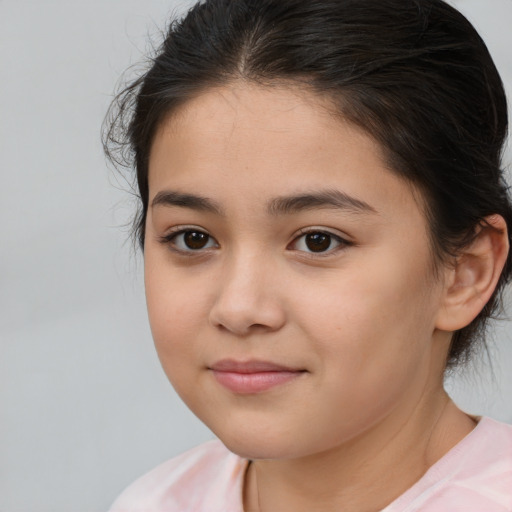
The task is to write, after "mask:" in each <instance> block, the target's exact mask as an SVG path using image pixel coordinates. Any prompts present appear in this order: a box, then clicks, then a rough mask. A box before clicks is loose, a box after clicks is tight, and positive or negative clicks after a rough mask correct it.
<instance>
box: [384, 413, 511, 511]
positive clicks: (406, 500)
mask: <svg viewBox="0 0 512 512" xmlns="http://www.w3.org/2000/svg"><path fill="white" fill-rule="evenodd" d="M415 511H421V512H459V511H460V512H483V511H485V512H512V425H508V424H505V423H500V422H498V421H495V420H493V419H491V418H482V419H481V420H480V422H479V424H478V425H477V427H476V428H475V429H474V430H473V432H471V433H470V434H469V435H468V436H467V437H466V438H464V439H463V440H462V441H461V442H460V443H459V444H457V445H456V446H455V447H454V448H453V449H452V450H451V451H450V452H448V453H447V454H446V455H445V456H444V457H443V458H442V459H441V460H440V461H438V462H437V463H436V464H434V466H432V467H431V468H430V469H429V471H427V473H426V474H425V475H424V477H423V478H422V479H421V480H420V481H419V482H418V483H417V484H416V485H414V486H413V487H412V488H411V489H409V491H407V492H406V493H405V494H404V495H402V496H401V497H400V498H399V499H398V500H397V501H396V502H394V503H392V504H391V505H390V506H389V507H387V508H386V509H385V511H383V512H415Z"/></svg>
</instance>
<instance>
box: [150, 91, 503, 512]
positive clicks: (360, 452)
mask: <svg viewBox="0 0 512 512" xmlns="http://www.w3.org/2000/svg"><path fill="white" fill-rule="evenodd" d="M325 106H326V105H325V104H324V103H322V100H320V99H318V98H315V97H314V96H312V95H311V94H310V93H307V92H302V91H300V90H297V89H292V88H285V87H274V88H262V87H258V86H254V85H247V84H232V85H230V86H229V87H228V86H226V87H224V88H217V89H213V90H209V91H206V92H205V93H203V94H202V95H200V96H199V97H197V98H195V99H193V100H190V101H189V102H188V103H187V104H186V105H185V106H184V107H182V108H181V109H180V110H179V111H178V112H176V113H174V114H173V116H172V117H169V118H168V119H167V120H166V121H165V122H164V123H163V124H162V125H161V126H160V128H159V130H158V131H157V133H156V136H155V139H154V142H153V146H152V150H151V156H150V165H149V189H150V207H149V209H148V212H147V224H146V239H145V281H146V295H147V304H148V311H149V317H150V324H151V329H152V333H153V337H154V340H155V345H156V348H157V351H158V354H159V357H160V360H161V363H162V366H163V368H164V370H165V372H166V374H167V376H168V377H169V379H170V381H171V383H172V384H173V386H174V387H175V389H176V390H177V392H178V393H179V394H180V396H181V397H182V398H183V400H184V401H185V403H186V404H187V405H188V406H189V407H190V408H191V410H192V411H193V412H194V413H195V414H196V415H197V416H198V417H199V418H200V419H201V420H202V421H203V422H204V423H205V424H206V425H207V426H208V427H210V428H211V429H212V430H213V432H214V433H215V434H216V435H217V436H218V437H219V438H220V439H221V440H222V441H223V442H224V443H225V444H226V446H227V447H228V448H229V449H230V450H232V451H234V452H235V453H237V454H239V455H241V456H243V457H247V458H249V459H252V460H253V462H252V463H251V464H250V465H249V467H248V470H247V473H246V479H245V489H244V507H245V510H246V511H249V510H250V511H253V510H261V511H274V512H275V511H276V510H279V511H288V510H294V511H302V510H304V511H305V510H308V511H311V510H315V511H323V510H344V511H346V512H347V511H348V512H350V511H357V512H365V511H368V512H370V511H377V510H380V509H381V508H383V507H384V506H386V505H387V504H389V503H390V502H391V501H393V500H394V499H395V498H396V497H398V496H399V495H400V494H402V493H403V492H404V491H405V490H406V489H407V488H409V487H410V486H411V485H412V484H413V483H414V482H415V481H417V480H418V479H419V478H420V477H421V476H422V475H423V474H424V472H425V471H426V470H427V469H428V467H430V466H431V465H432V464H433V463H435V462H436V461H437V460H438V459H439V458H440V457H442V456H443V455H444V454H445V453H446V452H447V451H448V450H449V449H450V448H452V447H453V446H454V445H455V444H456V443H457V442H458V441H460V440H461V439H462V438H463V437H464V436H465V435H467V434H468V433H469V432H470V431H471V430H472V428H473V427H474V425H475V422H474V420H473V419H471V418H470V417H468V416H467V415H466V414H464V413H463V412H461V411H460V410H459V409H457V408H456V406H455V405H454V404H453V403H452V402H451V401H450V399H449V398H448V397H447V395H446V394H445V392H444V390H443V385H442V383H443V371H444V365H445V360H446V354H447V351H448V347H449V342H450V338H451V332H450V331H451V330H454V329H457V328H460V327H461V326H462V325H460V326H458V325H459V324H461V323H464V322H466V323H469V321H471V318H470V317H471V316H472V315H473V316H474V315H476V314H477V313H478V311H479V308H481V307H482V305H483V304H485V302H484V300H485V297H486V294H487V293H489V294H490V293H492V289H494V286H495V282H496V279H497V277H496V276H499V271H500V269H499V268H497V270H496V269H495V267H496V266H497V267H499V264H500V261H501V260H500V261H498V263H497V264H496V261H495V260H496V258H494V259H493V258H488V259H487V260H485V261H487V262H489V261H490V263H489V265H491V266H492V268H493V270H492V271H488V272H484V271H483V270H482V269H483V268H484V267H483V266H482V265H483V264H481V263H480V262H481V261H484V259H483V258H479V256H478V255H477V254H476V251H475V253H474V254H470V255H469V256H468V257H467V258H466V260H467V261H468V262H470V264H468V265H467V266H464V267H463V266H461V267H460V269H459V267H457V266H450V267H449V268H448V267H447V268H443V269H442V271H441V272H440V273H439V275H438V276H437V277H436V276H435V275H434V272H433V261H432V252H431V249H430V245H429V237H428V226H427V223H426V219H425V215H424V213H423V208H422V203H421V198H420V197H419V195H418V193H415V191H414V190H413V188H412V186H411V185H410V184H408V183H406V182H404V181H403V180H402V179H400V178H399V177H397V176H396V175H395V174H393V173H392V172H391V171H390V170H389V169H388V168H387V166H386V164H385V160H384V158H383V155H382V152H381V149H380V147H379V146H378V145H377V143H376V142H374V141H373V139H371V138H370V137H369V136H368V135H366V134H365V133H364V132H362V131H361V130H359V129H357V128H356V127H354V126H352V125H350V124H348V123H346V122H344V121H341V120H340V119H336V118H334V117H333V116H331V115H329V113H328V109H327V108H324V107H325ZM325 191H329V192H333V191H337V192H341V193H342V194H344V195H345V196H348V197H350V198H352V201H351V202H350V204H349V205H348V206H347V204H345V205H344V206H343V205H341V206H343V207H340V205H337V206H336V207H334V206H332V205H330V206H329V205H325V204H324V205H317V206H315V207H310V208H307V209H300V208H299V209H297V208H295V209H292V210H291V211H283V208H281V209H279V208H277V210H278V211H276V208H274V210H269V204H274V205H275V204H276V198H282V197H288V196H297V195H299V196H300V195H306V194H317V195H318V194H319V193H322V192H325ZM169 192H172V193H173V194H174V195H172V194H171V195H170V194H169ZM176 193H179V194H187V195H188V196H190V195H193V196H199V197H201V198H206V199H208V201H209V203H208V206H215V208H216V210H218V211H213V209H212V208H209V209H207V208H206V206H205V203H204V201H203V202H198V201H197V200H196V201H195V202H194V201H190V198H189V199H187V200H183V197H181V202H179V201H176V197H177V196H176ZM165 194H167V196H165ZM157 197H159V198H160V201H156V203H158V204H156V203H155V204H154V205H152V203H153V202H155V198H157ZM162 197H167V198H169V197H171V199H172V200H168V201H167V200H165V199H164V200H162V199H161V198H162ZM353 200H355V202H354V201H353ZM272 202H273V203H272ZM363 202H364V204H365V207H364V208H360V206H361V203H363ZM177 203H179V204H177ZM281 203H282V201H281ZM345 203H346V201H345ZM354 204H356V205H359V206H358V207H354ZM496 223H497V225H498V228H502V227H503V225H502V224H501V221H500V219H498V220H497V221H496ZM186 229H188V230H189V231H190V230H192V231H196V232H197V231H199V232H201V233H204V235H203V241H204V240H207V243H206V245H205V246H204V248H200V249H196V250H192V249H190V248H188V247H187V245H186V243H185V242H186V239H185V237H184V236H183V233H182V230H186ZM304 230H307V231H314V232H317V233H318V232H321V233H327V234H330V235H331V245H330V246H329V247H328V249H327V250H325V251H323V252H321V253H318V252H311V250H310V248H309V247H308V245H307V244H306V238H305V236H304ZM502 231H503V230H502ZM204 237H206V238H204ZM502 240H503V236H501V237H498V236H497V235H496V236H494V235H492V234H489V233H487V232H486V234H485V236H484V235H482V237H481V243H480V246H479V248H480V249H481V250H482V251H483V252H485V254H486V255H487V254H488V253H489V252H491V253H492V254H494V253H499V254H500V255H501V259H503V253H504V254H506V249H507V248H506V247H504V242H503V241H502ZM493 248H494V253H493V252H492V249H493ZM498 259H499V258H498ZM493 265H494V266H493ZM485 268H486V269H487V267H485ZM482 276H484V277H485V278H486V279H487V281H486V283H487V284H486V286H485V287H484V285H483V284H481V283H480V281H481V280H482V279H483V277H482ZM468 289H470V290H471V291H467V290H468ZM489 290H490V291H489ZM477 291H478V301H480V302H478V301H477V302H478V305H475V301H476V299H474V295H475V294H476V293H477ZM473 299H474V300H473ZM471 301H473V302H471ZM462 306H464V307H465V309H464V312H463V313H460V311H459V309H461V308H462ZM457 308H459V309H457ZM457 315H459V316H457ZM464 315H465V316H464ZM454 319H455V320H454ZM226 358H230V359H235V360H238V361H248V360H253V359H258V360H265V361H271V362H274V363H278V364H282V365H286V366H290V367H293V368H296V369H300V370H302V373H300V375H299V376H298V377H297V378H293V379H292V380H291V381H289V382H287V383H285V384H282V385H280V386H277V387H274V388H272V389H269V390H267V391H264V392H260V393H253V394H239V393H234V392H232V391H231V390H229V389H226V388H225V387H223V386H222V385H220V384H219V382H218V381H217V380H216V379H215V377H214V375H213V372H212V371H211V369H210V368H211V366H212V365H213V364H214V363H215V362H216V361H219V360H222V359H226ZM390 468H392V471H390Z"/></svg>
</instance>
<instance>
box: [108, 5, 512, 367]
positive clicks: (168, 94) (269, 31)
mask: <svg viewBox="0 0 512 512" xmlns="http://www.w3.org/2000/svg"><path fill="white" fill-rule="evenodd" d="M233 80H245V81H249V82H254V83H259V84H263V85H271V84H272V83H276V82H280V81H285V82H293V83H298V84H300V85H301V86H302V87H305V88H307V89H309V90H311V91H313V92H316V93H318V94H322V95H323V96H326V95H327V97H329V98H330V99H331V100H332V103H333V105H334V106H335V108H336V110H337V111H338V113H339V114H341V115H342V116H343V117H344V118H345V119H348V120H349V121H351V122H353V123H355V124H356V125H358V126H359V127H361V128H363V129H364V130H366V131H367V132H368V133H369V134H370V135H371V136H373V137H374V138H375V139H376V140H377V141H378V142H379V143H380V145H381V146H382V147H383V149H384V151H385V153H386V156H387V158H388V163H389V165H390V168H391V169H392V170H393V172H396V173H397V174H398V175H400V176H402V177H403V178H404V179H406V180H408V181H409V182H411V183H413V184H414V185H415V186H417V187H418V189H419V190H421V192H422V193H423V196H424V199H425V203H426V205H427V207H426V210H427V211H426V214H427V218H428V221H429V224H430V228H431V229H430V231H431V239H432V244H431V245H432V248H433V251H434V254H435V256H436V260H437V261H446V259H447V257H449V256H453V255H456V254H457V251H459V250H460V249H461V248H462V247H464V245H466V244H467V243H469V242H470V241H471V240H472V237H473V236H474V234H475V229H476V228H477V227H478V226H479V225H480V224H481V223H482V222H483V219H484V218H485V217H486V216H488V215H491V214H500V215H502V216H503V217H504V219H505V221H506V223H507V226H508V227H509V233H510V232H511V231H512V208H511V205H510V201H509V197H508V193H507V187H506V184H505V183H504V180H503V172H502V168H501V158H502V150H503V145H504V141H505V138H506V134H507V124H508V121H507V104H506V98H505V93H504V89H503V85H502V82H501V79H500V77H499V74H498V72H497V70H496V67H495V66H494V63H493V61H492V58H491V56H490V54H489V52H488V50H487V48H486V46H485V44H484V42H483V41H482V39H481V38H480V36H479V35H478V33H477V32H476V31H475V29H474V28H473V27H472V25H471V24H470V23H469V22H468V21H467V20H466V18H465V17H464V16H462V14H460V13H459V12H458V11H457V10H456V9H454V8H453V7H451V6H449V5H448V4H447V3H445V2H444V1H442V0H206V1H201V2H198V3H197V4H196V5H195V6H194V7H193V8H192V9H191V10H190V11H189V12H188V13H187V14H186V15H185V16H184V17H183V18H181V19H179V20H175V21H172V22H171V24H170V26H169V29H168V32H167V35H166V37H165V40H164V42H163V44H162V46H161V48H160V49H159V50H158V52H157V54H156V56H155V58H154V59H153V60H152V62H151V65H150V68H149V69H148V70H147V72H145V73H144V74H143V75H142V76H141V77H140V78H138V79H137V80H136V81H134V82H133V83H132V84H130V85H129V86H128V87H127V88H126V89H125V90H124V91H123V92H121V93H120V94H119V95H118V96H117V98H116V100H115V101H114V102H113V104H112V107H111V110H110V115H109V116H108V117H107V120H106V125H105V132H104V145H105V149H106V152H107V155H109V157H110V158H111V160H113V161H114V162H115V163H118V164H119V163H121V164H124V165H127V166H128V167H135V170H136V176H137V185H138V194H139V198H140V209H139V212H138V214H137V217H136V219H135V222H134V231H135V234H136V236H137V238H138V240H139V242H140V245H141V247H142V248H143V246H144V234H145V220H146V211H147V207H148V159H149V152H150V147H151V142H152V140H153V137H154V134H155V131H156V130H157V128H158V126H159V123H160V122H161V121H162V119H163V118H164V117H165V116H167V115H168V114H170V113H172V112H173V111H174V110H175V109H176V108H177V107H178V106H179V105H181V104H183V103H185V102H187V101H188V100H189V99H191V98H193V97H195V96H197V95H198V94H200V93H201V91H204V90H205V89H208V88H210V87H214V86H221V85H225V84H228V83H229V82H230V81H233ZM510 271H511V260H510V255H509V258H508V260H507V264H506V266H505V269H504V271H503V274H502V276H501V279H500V282H499V284H498V287H497V290H496V292H495V294H494V296H493V297H492V299H491V300H490V301H489V302H488V304H487V305H486V306H485V307H484V308H483V310H482V312H481V313H480V314H479V315H478V317H477V318H476V319H475V320H474V321H473V322H472V323H471V324H470V325H468V326H467V327H465V328H464V329H461V330H460V331H458V332H456V333H455V334H454V336H453V340H452V346H451V349H450V354H449V359H448V366H452V365H454V364H455V363H456V362H458V361H460V360H461V359H464V358H466V357H467V356H468V355H469V353H470V352H471V349H472V347H473V346H474V343H475V341H476V340H478V339H482V338H483V333H484V329H485V324H486V320H487V319H488V318H490V317H491V316H492V315H493V314H494V313H495V312H496V310H497V308H498V307H499V304H500V302H499V294H500V291H501V290H502V288H503V285H504V283H505V282H506V281H508V279H509V275H510Z"/></svg>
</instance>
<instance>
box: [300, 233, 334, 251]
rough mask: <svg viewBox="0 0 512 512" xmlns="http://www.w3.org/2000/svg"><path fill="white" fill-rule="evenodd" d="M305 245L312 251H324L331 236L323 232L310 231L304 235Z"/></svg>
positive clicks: (329, 242)
mask: <svg viewBox="0 0 512 512" xmlns="http://www.w3.org/2000/svg"><path fill="white" fill-rule="evenodd" d="M306 245H307V247H308V249H309V250H310V251H312V252H322V251H326V250H327V249H329V247H330V245H331V237H330V235H326V234H325V233H310V234H309V235H306Z"/></svg>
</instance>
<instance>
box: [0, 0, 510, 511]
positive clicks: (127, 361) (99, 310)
mask: <svg viewBox="0 0 512 512" xmlns="http://www.w3.org/2000/svg"><path fill="white" fill-rule="evenodd" d="M453 3H454V4H456V5H457V6H458V7H459V8H460V9H461V10H462V11H463V12H464V13H466V15H467V16H468V17H469V18H470V19H471V21H473V23H474V24H475V25H476V27H477V28H478V29H479V30H480V32H481V34H482V35H483V36H484V39H485V40H486V41H487V43H488V46H489V48H490V50H491V53H492V54H493V55H494V57H495V60H496V62H497V65H498V68H499V69H500V71H501V73H502V77H503V79H504V81H505V83H506V85H507V89H508V93H509V97H512V91H511V85H512V59H511V56H510V50H509V49H510V48H512V31H511V30H510V27H511V25H512V0H486V1H485V2H484V1H482V0H458V1H454V2H453ZM186 5H190V2H186V1H181V2H177V1H174V2H173V1H171V0H167V1H157V0H108V1H107V0H103V1H99V0H96V1H91V0H89V1H88V2H85V1H83V2H82V1H80V2H79V1H70V0H38V1H29V0H21V1H20V0H0V155H1V158H0V162H1V164H0V165H1V170H0V172H1V186H0V219H1V221H0V240H1V251H0V269H1V270H0V337H1V353H0V379H1V380H0V415H1V416H0V511H1V512H20V511H23V512H86V511H91V512H97V511H101V510H105V509H106V508H108V505H109V504H110V503H111V502H112V500H113V499H114V498H115V496H116V495H117V494H118V493H119V492H120V491H121V489H122V488H123V487H124V486H126V485H127V484H128V483H130V482H131V481H132V480H133V479H135V478H136V477H137V476H139V475H140V474H141V473H143V472H145V471H146V470H148V469H150V468H151V467H153V466H155V465H156V464H157V463H159V462H161V461H163V460H165V459H167V458H169V457H171V456H173V455H174V454H176V453H178V452H181V451H183V450H185V449H187V448H189V447H191V446H193V445H195V444H198V443H199V442H201V441H203V440H205V439H208V438H210V437H211V434H210V433H209V431H208V430H207V429H206V428H205V427H204V426H202V425H201V424H200V423H199V421H198V420H196V419H195V418H194V417H193V416H192V414H191V413H189V412H188V410H187V409H186V408H185V407H184V406H183V405H182V404H181V403H180V401H179V399H178V398H177V397H176V395H175V394H174V392H173V391H172V389H171V387H170V385H169V384H168V383H167V381H166V379H165V377H164V375H163V372H162V371H161V369H160V367H159V363H158V361H157V358H156V355H155V353H154V349H153V346H152V341H151V336H150V333H149V328H148V324H147V320H146V314H145V305H144V296H143V288H142V264H141V260H140V255H137V254H136V253H135V252H134V251H133V250H132V248H131V245H130V243H129V242H127V236H128V235H127V229H126V228H124V227H123V225H124V224H125V223H126V222H127V221H128V219H129V216H130V213H131V211H132V200H131V198H130V194H129V193H127V192H126V191H123V189H126V185H125V184H124V183H123V181H122V180H121V179H119V177H118V176H116V174H115V173H113V172H112V171H109V170H108V169H107V168H106V165H105V161H104V158H103V156H102V151H101V145H100V138H99V137H100V125H101V122H102V118H103V115H104V113H105V110H106V108H107V105H108V103H109V100H110V98H111V94H112V92H113V90H114V86H115V83H116V81H117V80H118V78H119V76H120V74H121V73H122V72H123V71H124V70H125V69H126V68H127V67H128V66H129V65H130V64H133V63H136V62H138V61H140V59H141V57H142V56H143V55H144V54H145V52H146V50H147V48H148V43H147V41H148V37H153V38H156V39H158V34H159V29H160V28H162V27H163V26H164V25H165V20H166V19H167V18H168V15H169V14H170V13H171V12H172V11H173V10H174V9H178V11H180V10H183V9H184V6H186ZM508 155H509V156H508V157H507V160H508V161H509V162H510V161H511V158H510V152H509V153H508ZM511 333H512V323H510V322H502V323H501V324H500V326H499V327H498V328H497V329H496V333H495V338H496V343H495V344H494V345H493V347H492V350H491V355H492V361H493V363H492V365H493V370H491V369H490V365H489V364H483V365H480V366H479V367H478V368H476V369H471V370H469V371H466V373H465V374H463V375H458V376H456V378H453V379H450V380H449V382H448V384H447V385H448V387H449V388H450V389H451V390H453V393H454V395H455V396H456V398H457V400H458V402H459V403H460V404H461V405H462V406H463V407H465V408H466V409H467V410H468V411H470V412H473V413H479V414H488V415H490V416H493V417H495V418H497V419H500V420H503V421H507V422H511V423H512V400H511V399H510V396H511V393H512V376H511V372H510V371H509V368H510V365H511V363H512V341H511Z"/></svg>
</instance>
